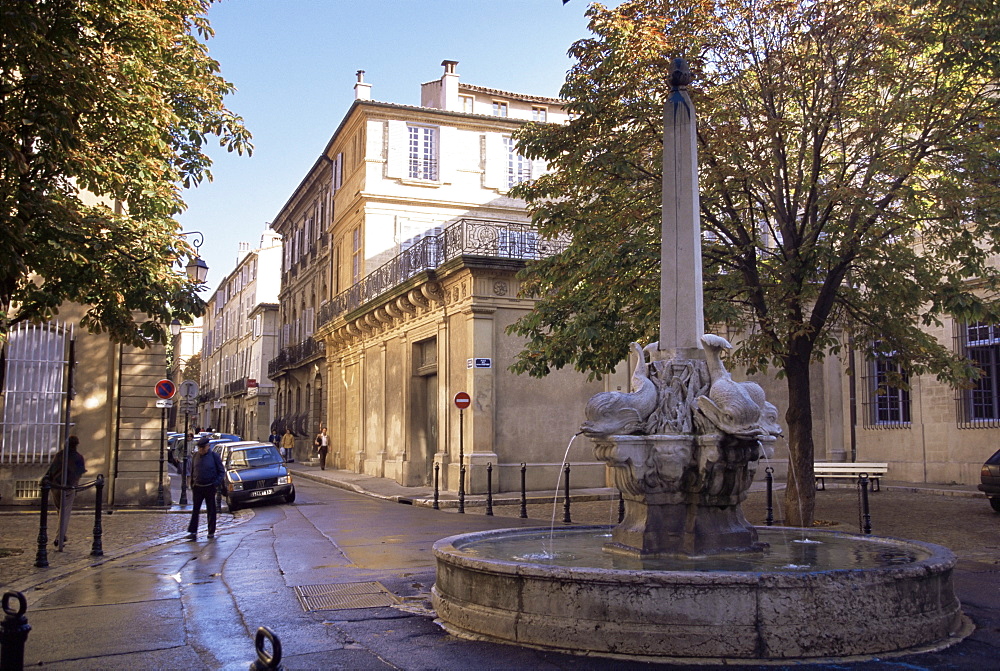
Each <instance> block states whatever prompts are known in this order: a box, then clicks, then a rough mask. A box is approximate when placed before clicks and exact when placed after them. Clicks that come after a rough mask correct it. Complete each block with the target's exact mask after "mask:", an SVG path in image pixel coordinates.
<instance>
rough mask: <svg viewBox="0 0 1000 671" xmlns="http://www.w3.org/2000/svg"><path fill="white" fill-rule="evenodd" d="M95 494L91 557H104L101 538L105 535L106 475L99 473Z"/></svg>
mask: <svg viewBox="0 0 1000 671" xmlns="http://www.w3.org/2000/svg"><path fill="white" fill-rule="evenodd" d="M94 486H95V487H96V489H95V492H96V494H95V496H96V497H97V501H96V503H95V504H94V544H93V545H92V546H91V548H90V556H91V557H103V556H104V546H103V545H102V543H101V538H102V537H103V536H104V529H103V528H102V527H101V507H102V506H103V505H104V501H103V499H104V476H103V475H98V476H97V482H96V483H95V484H94Z"/></svg>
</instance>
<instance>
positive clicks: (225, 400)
mask: <svg viewBox="0 0 1000 671" xmlns="http://www.w3.org/2000/svg"><path fill="white" fill-rule="evenodd" d="M281 253H282V244H281V239H280V238H279V237H278V236H277V235H275V234H274V233H272V232H270V231H268V232H266V233H264V235H263V236H262V237H261V241H260V246H259V247H258V248H256V249H252V250H251V249H249V245H247V244H246V243H242V244H241V248H240V252H239V257H238V260H237V263H236V267H235V269H234V270H233V271H232V272H230V273H229V274H228V275H227V276H226V277H225V278H223V279H222V281H221V282H219V286H218V288H217V289H216V290H215V292H214V293H213V294H212V296H211V297H210V298H209V300H208V307H207V310H206V312H205V316H204V317H203V321H204V335H203V338H202V343H203V344H202V361H201V380H200V382H199V392H200V393H199V397H198V401H199V406H198V420H197V422H196V424H197V425H198V426H200V427H201V428H204V429H207V428H209V427H211V428H212V429H214V430H216V431H221V432H225V433H235V434H237V435H239V436H241V437H243V438H246V439H248V440H266V439H267V437H268V435H269V434H270V431H271V424H272V422H273V421H274V394H273V391H274V384H273V383H272V382H271V380H270V379H269V378H268V377H267V375H266V371H267V365H268V362H269V361H271V359H272V358H274V356H275V354H276V351H277V350H276V346H277V339H278V322H277V315H278V304H277V301H278V289H279V283H280V278H281V275H280V264H281Z"/></svg>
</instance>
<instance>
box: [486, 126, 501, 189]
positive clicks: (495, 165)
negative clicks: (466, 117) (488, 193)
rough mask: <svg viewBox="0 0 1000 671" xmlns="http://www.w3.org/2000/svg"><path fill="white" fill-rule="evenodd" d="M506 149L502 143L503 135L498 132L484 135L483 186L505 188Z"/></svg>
mask: <svg viewBox="0 0 1000 671" xmlns="http://www.w3.org/2000/svg"><path fill="white" fill-rule="evenodd" d="M506 176H507V151H506V149H505V148H504V145H503V136H502V135H500V134H499V133H487V135H486V170H485V171H484V173H483V186H484V187H485V188H487V189H503V188H506V186H507V183H506Z"/></svg>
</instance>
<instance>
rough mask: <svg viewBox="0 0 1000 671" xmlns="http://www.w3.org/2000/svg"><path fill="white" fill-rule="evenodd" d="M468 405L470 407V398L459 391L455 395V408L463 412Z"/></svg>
mask: <svg viewBox="0 0 1000 671" xmlns="http://www.w3.org/2000/svg"><path fill="white" fill-rule="evenodd" d="M470 405H472V397H470V396H469V395H468V394H466V393H465V392H464V391H460V392H458V393H457V394H455V407H456V408H458V409H459V410H465V409H466V408H468V407H469V406H470Z"/></svg>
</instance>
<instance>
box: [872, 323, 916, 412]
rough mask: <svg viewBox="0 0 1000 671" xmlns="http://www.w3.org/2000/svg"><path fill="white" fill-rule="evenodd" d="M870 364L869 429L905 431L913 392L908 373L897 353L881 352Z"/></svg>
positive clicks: (876, 345)
mask: <svg viewBox="0 0 1000 671" xmlns="http://www.w3.org/2000/svg"><path fill="white" fill-rule="evenodd" d="M875 351H876V352H878V354H877V356H876V357H875V358H874V359H873V360H872V361H870V362H869V364H868V371H867V375H866V379H865V380H864V386H863V388H862V389H863V400H864V404H865V410H866V412H865V417H864V425H865V427H866V428H905V427H908V426H909V425H910V422H911V421H912V420H911V417H910V392H909V390H907V389H906V388H905V385H906V384H907V383H908V382H909V377H908V376H907V374H906V371H905V370H903V368H902V367H901V366H900V365H899V363H898V362H897V361H896V359H895V357H894V354H895V353H894V352H879V343H875Z"/></svg>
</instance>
